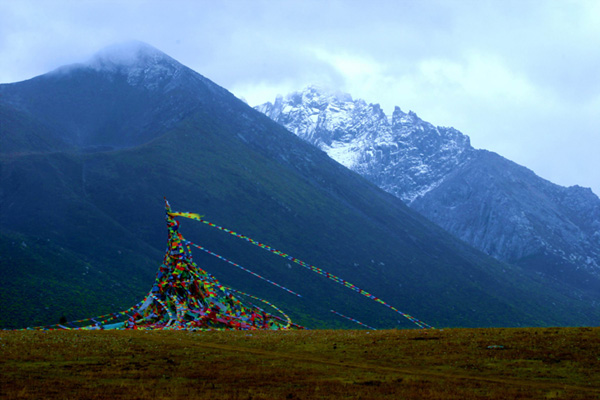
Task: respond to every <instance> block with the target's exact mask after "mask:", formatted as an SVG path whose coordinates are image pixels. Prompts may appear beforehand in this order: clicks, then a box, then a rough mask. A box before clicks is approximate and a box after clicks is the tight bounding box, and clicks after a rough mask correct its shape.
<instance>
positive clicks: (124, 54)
mask: <svg viewBox="0 0 600 400" xmlns="http://www.w3.org/2000/svg"><path fill="white" fill-rule="evenodd" d="M84 65H86V66H88V67H91V68H93V69H95V70H97V71H106V72H113V73H116V72H121V71H124V72H125V73H126V74H127V82H128V83H129V84H131V85H143V86H145V87H146V88H148V89H155V88H157V87H158V86H159V84H160V83H161V82H163V81H164V80H166V79H170V78H172V77H173V76H175V75H176V74H177V73H179V72H180V71H181V70H182V69H183V68H184V67H183V65H181V64H180V63H178V62H177V61H175V60H174V59H173V58H171V57H169V56H167V55H166V54H165V53H163V52H161V51H160V50H157V49H155V48H154V47H152V46H150V45H149V44H146V43H143V42H139V41H129V42H124V43H119V44H115V45H112V46H109V47H106V48H104V49H102V50H100V51H99V52H98V53H96V54H95V55H94V56H93V57H92V58H91V59H90V60H89V61H88V62H87V63H85V64H84Z"/></svg>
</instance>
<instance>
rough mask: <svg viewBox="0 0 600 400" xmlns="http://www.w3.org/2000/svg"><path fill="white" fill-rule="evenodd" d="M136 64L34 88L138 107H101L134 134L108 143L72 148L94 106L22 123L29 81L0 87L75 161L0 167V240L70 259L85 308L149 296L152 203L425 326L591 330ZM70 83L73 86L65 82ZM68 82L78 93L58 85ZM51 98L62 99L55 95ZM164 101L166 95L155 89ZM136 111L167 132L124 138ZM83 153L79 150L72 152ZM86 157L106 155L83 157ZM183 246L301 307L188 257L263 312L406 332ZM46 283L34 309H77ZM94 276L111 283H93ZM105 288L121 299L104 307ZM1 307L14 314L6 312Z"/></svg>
mask: <svg viewBox="0 0 600 400" xmlns="http://www.w3.org/2000/svg"><path fill="white" fill-rule="evenodd" d="M165 57H166V56H165ZM151 59H152V60H153V62H157V63H160V62H162V61H160V58H156V57H154V58H151ZM137 60H138V63H133V64H130V65H128V68H124V69H123V68H121V69H119V68H117V70H116V71H115V70H112V69H110V70H100V71H96V72H90V71H87V69H89V67H85V66H81V67H72V68H70V69H69V70H68V73H62V74H59V75H57V74H50V75H47V76H45V77H44V79H47V80H49V81H50V83H44V85H42V87H43V90H50V93H46V96H47V99H48V100H47V101H50V100H49V99H52V101H53V102H54V103H57V104H58V103H62V104H69V101H70V100H69V99H72V98H80V97H79V96H83V97H81V98H85V96H86V94H85V93H86V90H87V89H85V88H86V87H88V86H87V85H88V84H89V82H88V81H87V80H85V81H83V82H80V81H79V80H78V79H79V77H81V76H85V74H88V73H93V74H96V73H97V74H98V75H95V76H96V78H95V84H94V85H93V86H92V88H94V87H95V88H105V90H106V91H107V92H110V93H114V94H115V96H117V94H118V93H126V92H128V91H130V92H131V93H134V92H136V91H138V92H137V93H138V95H139V97H140V98H139V99H138V98H136V97H133V98H131V99H129V101H130V102H133V103H135V104H133V105H131V106H130V108H129V110H130V114H131V115H130V114H127V115H126V116H123V114H120V113H119V112H117V111H114V112H113V111H110V110H111V109H110V107H108V106H106V105H104V107H107V108H104V110H105V111H104V113H105V114H103V116H102V118H103V119H104V120H105V122H106V126H113V127H114V126H119V125H120V124H121V123H123V124H130V125H131V126H132V127H133V128H132V131H127V132H126V131H121V136H117V135H113V133H112V131H111V130H110V129H108V130H103V131H102V132H101V133H98V132H100V131H94V132H96V133H92V134H89V135H88V134H86V135H83V136H81V135H80V136H77V132H80V131H82V130H78V128H77V127H78V126H80V125H82V126H87V128H86V129H85V131H86V132H92V131H93V128H94V127H95V125H94V124H93V123H92V122H89V121H91V118H92V117H91V116H88V117H85V118H84V117H79V115H80V114H93V113H95V112H96V109H95V107H96V106H95V105H94V104H93V103H92V105H90V106H89V107H90V108H89V109H88V108H85V107H84V105H85V103H82V104H80V105H79V106H80V107H83V108H78V109H77V111H76V112H75V111H72V110H71V111H69V110H67V111H65V110H63V111H61V112H62V113H63V114H62V115H63V116H62V117H61V119H60V120H56V119H54V117H49V116H48V115H46V114H45V112H43V111H39V112H36V111H35V110H36V109H37V110H45V109H47V108H49V107H50V105H48V104H46V103H43V102H41V103H39V104H38V105H36V106H35V107H33V108H31V106H30V105H31V104H33V103H35V102H38V101H39V99H37V100H35V101H34V99H32V98H31V96H34V93H35V92H36V90H34V88H35V85H34V83H35V82H33V83H32V81H35V80H32V81H28V83H27V85H28V86H27V88H26V90H25V89H24V90H23V91H21V90H20V85H21V84H24V83H18V84H12V85H11V87H10V90H7V89H6V88H4V87H2V86H0V92H1V93H3V101H4V102H5V103H8V104H13V105H14V104H19V105H20V107H22V109H27V112H29V113H31V114H32V115H35V116H36V119H37V121H45V122H46V125H45V127H46V129H48V130H51V131H52V133H53V134H54V135H55V137H59V138H61V140H63V141H64V142H65V143H69V144H70V145H71V146H75V147H76V150H65V151H62V152H56V151H53V152H45V153H36V154H16V153H7V154H4V155H2V156H1V157H2V158H0V160H1V161H2V164H1V166H2V170H1V173H2V176H1V179H2V192H1V197H0V206H1V207H0V208H1V214H0V218H1V219H0V224H1V228H2V232H4V234H5V235H7V237H9V238H14V237H19V236H18V235H25V237H26V238H28V239H26V240H33V241H35V242H36V243H37V242H38V241H39V242H40V243H44V241H45V242H46V243H48V239H49V240H50V243H53V246H57V248H61V247H62V248H64V249H65V250H66V251H67V252H68V255H69V258H70V259H74V260H80V261H74V263H75V265H81V264H80V262H85V263H87V264H86V265H89V266H90V268H92V269H93V270H94V271H96V272H97V275H96V276H98V277H97V278H95V279H94V282H93V283H97V287H98V289H99V291H98V292H97V293H95V294H93V295H92V294H90V296H93V299H92V300H89V299H86V301H85V302H86V304H89V303H90V302H92V303H94V304H95V305H96V308H97V310H98V312H99V313H101V312H106V311H115V307H117V308H118V307H127V306H129V305H130V304H125V303H127V302H128V301H130V300H129V299H130V298H131V297H134V298H141V297H142V296H143V295H144V294H145V291H146V290H148V289H149V288H150V286H151V282H152V276H153V274H154V272H155V270H156V268H157V266H158V265H159V263H160V261H161V257H162V255H161V251H162V249H163V248H164V245H165V240H166V233H165V227H164V217H163V212H164V210H163V202H162V197H163V196H166V197H167V198H168V199H169V200H170V201H171V204H172V205H173V207H174V209H177V210H182V211H186V210H189V211H197V212H200V213H202V214H205V215H206V216H207V219H209V220H211V221H213V222H215V223H217V224H219V225H223V226H226V227H229V228H232V229H234V230H236V231H239V232H242V233H244V234H246V235H248V236H250V237H253V238H256V239H258V240H261V241H264V242H266V243H269V244H271V245H272V246H274V247H275V248H278V249H280V250H284V251H286V252H288V253H290V254H293V255H294V256H296V257H298V258H301V259H303V260H305V261H308V262H311V263H314V264H316V265H317V266H319V267H322V268H324V269H326V270H328V271H330V272H332V273H334V274H338V275H340V276H342V277H344V278H346V279H348V280H349V281H351V282H353V283H355V284H357V285H359V286H361V287H363V288H364V289H366V290H368V291H370V292H372V293H374V294H376V295H378V296H380V297H381V298H383V299H385V300H386V301H388V302H389V303H391V304H394V305H396V306H398V308H400V309H401V310H403V311H405V312H408V313H410V314H413V315H415V316H416V317H418V318H420V319H422V320H424V321H426V322H428V323H430V324H433V325H441V326H447V325H453V326H490V325H511V326H512V325H540V324H552V325H564V324H591V323H593V321H595V320H596V319H597V318H598V316H599V314H600V313H599V312H598V309H597V308H595V307H594V306H593V305H590V304H588V302H587V301H586V300H587V297H585V294H584V293H579V292H577V291H575V292H573V291H572V290H571V289H570V288H564V287H560V286H558V285H555V284H554V283H553V282H552V281H548V280H545V279H544V278H543V277H536V276H529V275H528V273H527V272H525V271H524V270H522V269H520V268H519V267H514V266H508V265H504V264H501V263H499V262H497V261H495V260H493V259H491V258H489V257H487V256H485V255H483V254H482V253H480V252H478V251H476V250H473V249H472V248H470V247H468V246H466V245H465V244H464V243H462V242H459V241H457V240H455V239H453V238H452V237H451V236H449V235H448V234H447V233H445V232H444V231H443V230H441V229H440V228H438V227H436V226H435V225H433V224H431V223H429V222H428V221H427V220H425V219H424V218H423V217H421V216H420V215H419V214H417V213H415V212H413V211H411V210H410V209H409V208H407V207H406V206H405V205H404V204H403V203H402V202H401V201H400V200H398V199H397V198H395V197H393V196H391V195H389V194H388V193H385V192H383V191H382V190H381V189H379V188H377V187H376V186H374V185H372V184H371V183H369V182H367V181H366V180H364V179H363V178H361V177H359V176H358V175H356V174H355V173H353V172H351V171H349V170H347V169H346V168H344V167H342V166H341V165H339V164H338V163H336V162H334V161H333V160H331V159H330V158H329V157H328V156H327V155H326V154H325V153H323V152H322V151H320V150H318V149H316V148H314V147H313V146H312V145H310V144H308V143H305V142H303V141H301V140H300V139H298V138H297V137H295V136H294V135H292V134H290V133H289V132H288V131H287V130H285V129H284V128H282V127H281V126H279V125H278V124H276V123H274V122H273V121H271V120H270V119H268V118H267V117H265V116H264V115H262V114H260V113H258V112H256V111H254V110H253V109H251V108H250V107H248V106H246V105H245V104H244V103H243V102H241V101H239V100H237V99H236V98H235V97H234V96H232V95H231V94H229V93H228V92H226V91H225V90H223V89H221V88H218V87H217V86H216V85H214V84H212V83H211V82H210V81H208V80H206V79H205V78H202V77H200V76H199V75H198V76H196V75H197V74H195V73H191V72H190V73H189V75H187V74H188V73H187V72H186V74H183V73H181V74H179V75H178V74H177V73H174V74H172V75H171V76H170V77H167V78H164V79H163V80H161V81H160V82H161V85H162V86H161V85H152V84H150V83H152V82H151V81H148V80H146V79H142V80H141V82H144V83H143V84H140V83H139V82H138V81H133V82H132V81H131V80H128V79H125V78H124V77H129V76H131V75H132V72H131V71H132V70H137V69H138V68H135V67H132V65H135V66H139V65H140V64H139V63H142V64H143V65H147V64H144V63H147V62H148V61H147V58H145V57H141V61H140V57H138V59H137ZM167 60H168V59H167ZM150 65H154V64H152V63H151V64H150ZM183 68H184V67H183ZM79 69H83V70H84V71H83V72H81V73H78V72H77V71H78V70H79ZM151 69H152V68H150V67H148V68H142V70H144V71H149V70H151ZM186 71H188V70H186ZM70 75H71V76H73V77H76V78H77V79H75V78H74V80H72V81H71V80H69V79H68V77H69V76H70ZM133 75H135V74H133ZM150 75H152V74H149V75H148V76H150ZM135 76H137V75H135ZM36 79H38V80H37V82H41V80H40V79H39V78H36ZM59 80H60V82H61V84H60V85H59V84H58V81H59ZM65 85H66V86H67V87H69V90H68V91H64V92H63V91H62V90H63V87H64V86H65ZM129 86H134V88H133V89H132V88H130V87H129ZM171 87H176V88H178V89H174V90H170V89H167V88H171ZM52 88H56V89H52ZM58 88H61V89H60V90H59V89H58ZM9 92H10V93H9ZM117 97H118V96H117ZM145 99H152V101H153V102H154V103H155V104H157V105H158V104H160V105H161V107H162V106H163V105H165V104H171V107H172V108H171V109H170V110H168V109H167V108H165V112H164V115H169V116H171V118H168V120H167V121H165V120H164V119H163V118H162V117H161V118H159V119H158V120H157V121H155V122H154V123H153V124H152V126H153V129H155V130H154V131H153V132H151V133H148V132H147V131H145V130H144V129H138V130H136V129H134V128H135V127H136V126H138V125H136V124H134V123H133V121H137V122H136V123H137V124H142V125H143V121H144V120H145V118H146V117H147V115H149V114H146V110H145V109H139V110H138V109H137V107H138V105H139V104H140V103H141V104H145V103H144V102H145V101H147V100H145ZM109 100H111V101H120V98H112V97H107V99H106V101H109ZM124 106H126V104H125V105H124ZM28 107H29V108H28ZM165 107H166V106H165ZM136 110H137V111H136ZM138 112H139V113H145V114H144V116H141V115H139V114H136V113H138ZM159 114H160V113H155V114H152V117H151V118H155V117H156V118H158V116H157V115H159ZM172 116H178V117H177V118H173V117H172ZM77 118H80V119H79V120H78V119H77ZM85 121H88V122H89V125H86V124H87V122H85ZM69 125H71V126H73V127H74V128H73V129H71V130H69V131H62V130H61V129H62V128H60V127H58V126H61V127H66V126H69ZM82 129H83V128H82ZM129 132H132V133H131V136H128V135H129ZM82 137H85V138H86V139H85V140H83V141H81V140H80V139H81V138H82ZM90 146H110V147H111V148H114V149H113V150H110V151H109V150H106V149H105V148H103V147H100V148H98V147H95V148H94V149H95V151H94V152H88V151H86V150H89V148H90ZM182 230H183V233H184V234H185V236H186V237H187V238H188V239H190V240H192V241H195V242H198V243H200V244H202V245H205V246H206V247H208V248H211V249H213V250H214V251H216V252H218V253H221V254H223V255H225V256H226V257H228V258H231V259H232V260H234V261H236V262H239V263H240V264H242V265H244V266H247V267H249V268H251V269H252V270H254V271H256V272H258V273H260V274H262V275H264V276H267V277H269V278H271V279H273V280H275V281H277V282H279V283H281V284H283V285H285V286H287V287H289V288H291V289H292V290H296V291H298V292H300V293H301V294H302V295H303V296H304V298H303V299H297V298H294V297H292V296H290V295H289V294H287V293H285V292H282V291H280V290H278V289H275V288H272V287H270V286H268V285H267V284H265V283H264V282H262V281H259V280H256V279H255V278H252V277H250V276H249V275H247V274H244V273H242V272H239V271H238V270H235V269H233V268H232V267H230V266H228V265H226V264H223V263H222V262H219V261H218V260H216V259H212V258H208V256H205V255H204V254H202V253H201V252H199V251H196V259H197V262H198V263H199V264H200V265H201V266H203V267H205V268H206V269H207V270H209V271H210V272H211V273H213V274H215V275H216V276H217V277H218V278H219V279H221V281H222V282H224V283H226V284H229V285H231V286H233V287H236V288H239V289H241V290H244V291H248V292H250V293H253V294H256V295H259V296H261V297H265V298H268V299H269V300H271V301H273V302H274V303H276V304H278V305H280V306H281V307H283V308H284V309H288V310H290V314H291V316H292V317H293V318H295V319H296V320H297V321H298V322H300V323H306V324H308V325H310V326H311V327H318V326H330V327H334V326H340V327H341V326H346V327H349V326H350V325H348V324H346V323H345V322H344V321H339V320H337V319H336V317H335V316H332V315H331V314H330V313H329V310H330V309H335V310H337V311H340V312H342V313H345V314H350V315H352V316H354V317H356V318H358V319H361V320H364V322H365V323H368V324H370V325H375V326H377V327H394V326H401V327H410V326H411V325H410V324H409V323H407V322H406V321H405V320H402V318H400V316H398V315H395V314H393V313H391V312H390V311H389V310H387V309H385V308H384V307H382V306H381V305H379V304H377V303H375V302H373V301H370V300H368V299H366V298H364V297H361V296H359V295H357V294H356V293H353V292H351V291H349V290H347V289H344V288H342V287H341V286H339V285H335V284H334V283H332V282H331V281H328V280H326V279H324V278H322V277H320V276H317V275H315V274H313V273H311V272H309V271H307V270H305V269H302V268H301V267H299V266H297V265H295V264H294V265H290V264H289V263H288V262H286V260H283V259H279V258H277V257H275V256H273V255H271V254H268V253H266V252H264V251H262V250H260V249H258V248H255V247H253V246H251V245H249V244H247V243H244V242H242V241H240V240H238V239H236V238H233V237H231V236H230V235H226V234H224V233H221V232H218V231H216V230H212V229H211V228H208V227H206V226H205V225H203V224H199V223H194V222H193V221H187V220H184V221H182ZM8 240H12V241H14V240H13V239H8ZM12 241H11V243H12ZM11 245H12V244H11ZM33 247H34V246H30V247H28V248H33ZM36 252H40V253H39V254H44V253H43V251H42V250H39V249H38V250H36V249H33V250H32V253H31V254H30V257H29V260H36V259H40V257H42V256H39V257H38V255H37V253H36ZM3 257H4V256H3ZM44 258H45V257H44ZM7 264H8V265H7ZM24 265H25V266H27V265H28V264H27V263H25V264H16V265H15V264H12V263H11V262H7V263H2V268H3V269H5V268H7V269H11V270H12V271H16V272H14V273H13V275H12V276H13V277H14V281H16V282H25V281H24V280H23V279H22V276H23V274H27V273H28V270H24V269H23V267H24ZM45 268H47V269H48V271H49V272H50V271H52V274H50V273H49V275H52V276H54V278H53V279H52V280H51V281H49V282H50V283H53V285H51V286H50V287H44V288H40V289H39V291H41V292H42V293H41V296H40V297H42V298H44V297H46V296H48V297H46V298H50V297H51V296H52V295H55V294H56V292H60V296H59V297H57V296H55V297H54V298H55V299H56V301H59V299H60V298H64V297H65V296H66V297H69V298H77V296H78V295H77V293H76V287H74V288H73V292H72V293H70V294H69V293H68V292H65V291H68V290H69V289H68V287H65V285H62V286H61V285H58V283H60V282H61V280H64V281H65V282H67V281H69V280H68V279H67V277H68V274H70V273H72V272H71V271H70V270H69V269H68V268H66V267H65V266H64V265H61V264H60V263H58V262H57V263H52V265H48V266H46V267H45ZM15 274H16V275H15ZM19 274H20V275H19ZM98 274H100V275H102V276H109V277H110V279H107V281H104V280H103V278H100V276H99V275H98ZM60 276H63V277H64V278H60ZM108 281H110V282H114V281H119V282H120V284H121V285H122V286H121V287H119V291H114V290H112V289H111V285H110V284H107V282H108ZM85 284H86V285H88V284H89V282H85ZM21 285H22V286H19V290H13V292H15V293H21V294H22V296H23V297H22V298H18V299H13V300H12V301H17V302H18V304H20V305H23V306H25V307H29V306H31V307H36V309H40V310H42V311H41V312H42V313H43V312H44V311H43V310H44V307H39V305H38V304H37V303H36V302H37V300H36V299H35V298H34V296H31V295H30V294H29V293H28V292H27V291H28V287H27V285H26V284H24V283H21ZM81 285H83V283H81ZM84 286H85V285H84ZM92 286H93V284H92ZM86 287H90V286H89V285H88V286H86ZM123 292H126V293H127V296H124V295H123ZM575 295H577V296H579V298H578V297H575ZM9 301H10V300H9ZM113 304H114V305H113ZM48 306H49V308H53V307H55V305H52V304H49V305H48ZM10 307H11V310H14V309H15V307H14V304H11V305H10ZM74 309H75V306H73V310H74ZM82 310H83V307H82ZM72 312H74V311H72ZM86 312H87V309H86ZM79 316H81V315H80V314H78V315H77V317H79ZM51 317H52V316H51V314H50V313H48V318H49V320H48V322H56V321H51V320H50V318H51ZM17 322H18V323H19V324H26V321H23V320H22V319H21V320H16V322H15V320H12V321H11V323H12V324H13V326H14V325H15V324H17Z"/></svg>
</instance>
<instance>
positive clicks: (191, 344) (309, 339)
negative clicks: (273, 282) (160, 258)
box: [0, 328, 600, 399]
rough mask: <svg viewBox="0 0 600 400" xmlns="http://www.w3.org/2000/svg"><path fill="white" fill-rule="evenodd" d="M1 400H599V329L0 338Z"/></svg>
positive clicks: (24, 334)
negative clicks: (339, 399) (334, 399)
mask: <svg viewBox="0 0 600 400" xmlns="http://www.w3.org/2000/svg"><path fill="white" fill-rule="evenodd" d="M0 398H2V399H42V398H44V399H323V398H347V399H600V328H528V329H443V330H442V329H439V330H428V331H425V330H395V331H394V330H386V331H365V330H361V331H348V330H336V331H326V330H306V331H280V332H256V331H254V332H248V331H246V332H172V331H170V332H167V331H53V332H40V331H16V332H13V331H2V332H0Z"/></svg>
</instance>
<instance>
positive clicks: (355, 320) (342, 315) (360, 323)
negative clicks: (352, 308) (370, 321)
mask: <svg viewBox="0 0 600 400" xmlns="http://www.w3.org/2000/svg"><path fill="white" fill-rule="evenodd" d="M330 311H331V312H332V313H334V314H336V315H339V316H340V317H342V318H346V319H347V320H349V321H352V322H355V323H357V324H359V325H362V326H366V327H367V328H369V329H372V330H374V331H376V330H377V329H375V328H373V327H372V326H369V325H367V324H363V323H362V322H360V321H359V320H357V319H354V318H350V317H348V316H346V315H344V314H342V313H339V312H337V311H335V310H330Z"/></svg>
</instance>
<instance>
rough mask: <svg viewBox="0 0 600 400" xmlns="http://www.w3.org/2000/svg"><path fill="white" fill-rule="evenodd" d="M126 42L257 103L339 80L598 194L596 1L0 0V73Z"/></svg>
mask: <svg viewBox="0 0 600 400" xmlns="http://www.w3.org/2000/svg"><path fill="white" fill-rule="evenodd" d="M131 39H137V40H142V41H144V42H147V43H149V44H151V45H153V46H155V47H157V48H158V49H161V50H163V51H165V52H166V53H167V54H169V55H170V56H172V57H173V58H175V59H177V60H178V61H180V62H182V63H183V64H185V65H188V66H189V67H191V68H192V69H194V70H196V71H198V72H199V73H201V74H203V75H205V76H206V77H208V78H209V79H212V80H214V81H215V82H216V83H218V84H219V85H221V86H224V87H225V88H227V89H229V90H231V91H232V92H234V93H235V94H236V95H239V96H243V97H245V98H246V99H247V100H248V102H249V103H250V104H259V103H262V102H265V101H273V100H274V98H275V95H276V94H286V93H288V92H290V91H294V90H299V89H301V88H302V87H304V86H306V85H308V84H311V83H317V84H324V85H326V86H332V87H335V88H337V89H340V90H345V91H347V92H349V93H351V94H352V95H353V97H354V98H364V99H365V100H367V101H369V102H374V103H380V104H381V105H382V107H383V108H384V110H386V111H387V112H390V111H391V109H392V107H393V106H395V105H398V106H400V107H402V108H403V109H404V110H409V109H412V110H413V111H416V112H417V113H418V114H419V116H421V117H422V118H423V119H425V120H428V121H430V122H432V123H434V124H437V125H447V126H454V127H456V128H457V129H459V130H461V131H463V132H464V133H466V134H468V135H470V136H471V138H472V142H473V144H474V145H476V146H477V147H482V148H487V149H490V150H494V151H497V152H499V153H500V154H502V155H505V156H507V157H508V158H512V159H514V160H515V161H517V162H519V163H521V164H524V165H526V166H528V167H530V168H532V169H534V171H535V172H537V173H539V174H540V175H542V176H543V177H546V178H548V179H551V180H555V181H557V182H558V183H561V184H566V185H570V184H575V183H578V184H582V185H585V186H593V187H594V190H595V192H596V193H600V182H599V180H598V178H597V176H596V175H594V172H586V171H594V170H600V162H597V161H590V160H592V159H594V160H595V159H597V156H595V155H594V154H592V153H593V152H592V150H590V149H594V148H599V147H600V139H599V138H598V137H599V136H600V135H597V126H598V123H599V122H600V121H599V117H597V115H598V114H600V113H598V109H599V108H598V106H599V105H600V100H599V99H600V79H598V78H597V75H598V71H600V52H598V51H597V49H598V48H600V2H598V1H597V0H563V1H556V0H503V1H492V0H481V1H464V0H422V1H412V0H400V1H398V0H377V1H373V2H370V3H365V2H363V1H358V0H356V1H355V0H344V1H342V0H326V1H322V0H319V1H317V0H303V1H300V0H289V1H286V2H276V1H270V0H255V1H252V2H249V1H243V0H232V1H226V2H219V1H208V0H199V1H193V2H192V1H182V0H180V1H178V0H174V1H169V2H163V1H152V0H129V1H126V2H123V1H115V0H104V1H100V0H88V1H85V2H73V1H67V0H53V1H52V2H39V1H31V0H19V1H9V0H0V82H12V81H16V80H22V79H27V78H30V77H33V76H35V75H38V74H42V73H45V72H47V71H49V70H51V69H54V68H56V67H59V66H61V65H63V64H68V63H73V62H79V61H84V60H86V59H88V58H89V57H90V56H91V55H92V54H93V53H95V52H96V51H97V50H99V49H100V48H102V47H104V46H107V45H110V44H112V43H115V42H121V41H125V40H131ZM555 160H560V164H561V165H560V166H559V165H558V163H557V162H555ZM593 167H594V168H593Z"/></svg>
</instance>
